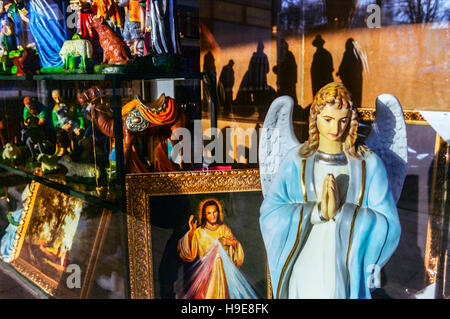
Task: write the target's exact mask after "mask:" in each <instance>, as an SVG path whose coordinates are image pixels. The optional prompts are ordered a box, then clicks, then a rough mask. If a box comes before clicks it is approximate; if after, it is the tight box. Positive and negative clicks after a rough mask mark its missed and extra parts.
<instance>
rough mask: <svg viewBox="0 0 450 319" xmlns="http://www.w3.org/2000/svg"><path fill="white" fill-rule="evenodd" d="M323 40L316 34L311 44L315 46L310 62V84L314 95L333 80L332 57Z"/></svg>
mask: <svg viewBox="0 0 450 319" xmlns="http://www.w3.org/2000/svg"><path fill="white" fill-rule="evenodd" d="M324 44H325V40H324V39H322V36H321V35H320V34H318V35H317V36H316V37H315V39H314V40H313V42H312V45H313V46H315V47H316V48H317V50H316V52H315V53H314V56H313V61H312V64H311V84H312V91H313V96H315V95H316V93H317V91H319V90H320V89H321V88H322V87H324V86H325V85H327V84H328V83H330V82H333V81H334V79H333V71H334V67H333V57H332V56H331V53H330V52H328V51H327V50H326V49H325V48H324V47H323V45H324Z"/></svg>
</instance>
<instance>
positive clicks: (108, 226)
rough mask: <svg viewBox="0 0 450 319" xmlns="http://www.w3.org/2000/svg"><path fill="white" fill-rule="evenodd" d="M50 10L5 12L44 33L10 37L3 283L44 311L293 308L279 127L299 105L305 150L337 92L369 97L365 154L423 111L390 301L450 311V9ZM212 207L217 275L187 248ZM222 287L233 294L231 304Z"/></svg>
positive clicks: (190, 0) (1, 209)
mask: <svg viewBox="0 0 450 319" xmlns="http://www.w3.org/2000/svg"><path fill="white" fill-rule="evenodd" d="M16 2H17V3H16ZM44 2H45V3H44ZM44 2H42V3H40V2H39V1H34V0H30V1H15V4H16V5H15V6H12V5H11V4H10V1H5V2H4V3H1V2H0V9H1V10H0V19H1V20H2V21H4V23H3V24H2V25H6V26H12V25H13V24H14V23H19V22H20V21H19V20H17V21H16V20H14V19H15V18H20V17H21V16H23V15H24V14H25V15H27V14H28V15H29V18H30V19H29V22H26V20H23V19H22V20H21V21H22V22H20V23H23V26H24V30H25V31H24V33H23V34H22V33H21V32H22V31H20V30H21V29H20V28H19V29H18V31H17V32H16V33H8V32H6V31H7V30H8V29H7V28H6V29H2V30H1V32H0V35H1V38H0V40H1V42H0V62H2V63H0V236H1V251H0V257H1V262H0V266H1V267H3V268H4V269H6V270H8V271H9V272H11V273H13V274H14V277H15V278H16V279H17V280H19V281H21V282H22V283H24V284H25V285H27V286H28V287H30V288H31V289H32V290H33V291H35V292H36V294H37V295H38V296H39V297H41V298H164V299H166V298H167V299H171V298H197V297H199V298H205V296H207V297H208V296H209V297H211V296H212V297H211V298H213V297H217V296H220V297H222V298H229V297H232V298H237V297H236V296H241V297H242V298H255V297H258V298H276V297H277V295H276V293H274V291H275V292H276V289H277V287H273V286H272V283H273V278H272V277H271V273H270V270H269V264H268V259H267V252H266V250H265V248H267V247H266V246H265V243H264V240H263V237H264V234H263V233H262V228H261V224H260V209H261V206H262V205H263V202H264V199H265V195H266V194H267V193H265V190H264V176H262V171H261V165H263V164H264V161H265V159H264V158H262V155H264V154H263V152H262V151H261V148H262V147H261V145H263V143H264V141H263V139H264V138H265V137H266V136H267V126H268V125H270V123H269V122H270V120H271V119H272V120H273V117H270V116H269V115H268V114H269V109H270V108H271V106H273V105H274V104H273V102H274V101H276V100H277V98H279V97H282V96H289V97H290V98H291V100H289V101H292V114H291V116H289V114H288V115H286V114H284V115H283V114H281V113H282V112H279V113H280V114H281V115H280V118H282V117H283V116H284V121H285V122H284V123H285V126H284V127H283V129H284V131H283V132H282V133H283V134H284V133H285V132H287V131H290V129H291V128H292V132H293V134H294V136H295V138H296V139H297V140H298V142H299V143H301V144H302V145H304V144H305V143H308V141H309V138H310V137H311V135H313V134H312V133H311V130H312V129H314V127H313V126H314V125H311V118H310V110H311V108H312V106H313V104H314V101H315V100H314V98H315V96H316V94H317V93H318V91H319V90H320V89H321V88H322V87H324V86H325V85H327V84H329V83H332V82H342V83H343V84H344V85H345V87H346V88H347V90H348V91H349V92H350V94H351V100H352V103H353V105H354V108H355V110H356V111H357V118H355V119H353V120H357V121H358V122H359V127H358V131H357V136H356V137H355V140H356V141H357V142H355V143H358V145H359V144H363V143H366V142H367V137H368V136H370V135H371V133H372V132H374V131H377V129H375V127H376V125H375V124H376V123H377V116H378V115H379V114H377V108H376V105H377V102H376V101H377V98H379V97H380V96H382V95H383V94H391V95H392V96H393V97H394V98H395V99H396V100H397V101H398V103H399V105H400V108H401V111H402V112H403V117H402V116H401V115H398V114H397V119H398V118H401V121H397V122H395V121H394V122H395V123H397V124H398V123H400V122H401V123H403V122H404V124H405V125H404V133H405V135H406V140H407V144H406V149H405V150H404V153H405V154H406V157H405V159H404V160H405V162H406V163H407V165H405V167H404V168H405V178H404V182H403V184H402V187H401V188H400V192H399V194H398V195H399V196H398V197H399V198H398V200H397V202H396V208H397V211H398V217H399V223H400V227H401V235H400V237H399V242H398V247H397V249H396V250H395V252H394V253H393V254H392V256H391V257H390V259H389V261H388V262H387V263H386V264H385V265H384V266H383V268H382V269H381V270H380V269H378V270H377V269H375V270H374V271H375V272H374V274H373V276H372V277H371V278H372V279H374V278H375V279H374V282H376V284H374V285H373V286H371V287H370V288H371V295H370V296H371V297H372V298H380V299H390V298H399V299H414V298H417V299H419V298H448V297H449V291H450V283H449V280H448V274H449V273H450V263H449V262H448V246H449V238H450V237H449V236H450V234H449V231H448V229H449V226H450V221H449V212H450V209H449V202H450V200H449V197H448V187H449V185H448V184H449V174H450V171H449V158H450V148H449V142H450V133H449V131H448V118H449V113H448V111H449V106H448V98H447V96H448V93H447V82H448V77H449V73H448V70H447V69H448V68H447V67H446V66H447V63H446V61H447V54H446V51H445V50H442V48H441V46H442V43H443V42H444V41H443V40H445V39H447V38H448V36H447V33H448V22H449V14H448V12H449V7H448V4H447V2H440V1H432V0H430V1H415V0H405V1H391V0H388V1H375V0H373V1H372V0H359V1H328V0H320V1H316V0H240V1H237V0H213V1H212V0H178V1H175V0H170V1H157V0H156V1H137V0H136V1H134V0H131V1H97V0H95V1H93V0H92V1H81V0H80V1H72V0H71V1H65V0H46V1H44ZM102 4H103V5H104V6H102ZM46 6H47V7H46ZM162 6H167V7H164V10H162ZM24 8H26V9H28V11H23V10H24ZM45 8H47V9H48V10H50V9H51V10H55V12H57V13H59V14H60V15H61V16H60V15H58V14H56V15H54V16H51V17H50V16H48V15H46V14H45V10H44V9H45ZM159 9H161V10H160V11H158V10H159ZM14 10H16V11H14ZM21 10H22V11H21ZM52 12H53V11H52ZM8 14H9V15H8ZM39 16H40V17H41V18H42V17H43V18H42V20H39V19H38V18H39ZM144 16H145V19H144V20H141V18H142V17H144ZM55 19H56V20H55ZM39 21H41V23H44V25H45V27H44V26H42V25H41V26H40V25H39V23H38V22H39ZM43 30H44V31H48V32H49V33H48V34H46V33H45V32H44V31H43ZM93 30H94V31H95V32H94V31H93ZM19 31H20V32H19ZM27 34H28V35H29V36H30V38H34V39H35V40H36V41H35V42H36V43H34V46H33V45H31V44H32V41H31V40H30V39H28V40H27V39H26V38H25V37H24V36H22V35H27ZM49 34H52V39H53V38H54V39H53V40H54V41H53V40H52V41H50V42H52V43H50V42H49V43H48V45H43V43H42V41H39V39H41V40H42V39H45V37H46V36H48V35H49ZM59 37H61V39H59ZM70 39H71V40H70ZM63 40H64V41H63ZM30 41H31V42H30ZM69 41H75V42H69ZM76 41H81V42H76ZM53 42H54V43H53ZM66 42H68V44H67V47H65V48H64V46H66ZM22 44H23V45H22ZM91 46H92V48H91ZM54 47H58V50H56V49H54ZM51 48H53V49H54V50H53V49H51ZM63 48H64V50H63ZM83 50H85V51H83ZM56 51H58V52H57V53H55V52H56ZM80 51H83V52H80ZM36 52H37V53H38V54H37V56H39V58H40V59H41V60H40V61H41V65H40V68H36V67H34V68H33V67H30V65H31V66H33V65H37V64H36V63H35V62H36V60H35V59H36ZM33 61H34V62H33ZM52 61H53V62H52ZM55 61H57V63H56V62H55ZM38 69H39V70H38ZM378 113H380V112H378ZM267 119H269V120H268V121H267V122H265V121H266V120H267ZM278 119H279V118H278ZM286 119H287V120H288V121H291V122H292V123H289V125H291V126H289V125H288V124H286V123H287V122H286ZM403 120H404V121H403ZM402 121H403V122H402ZM275 122H276V121H275ZM280 122H282V120H280ZM379 123H380V122H379ZM392 123H393V122H392ZM392 123H388V124H389V125H390V126H393V127H394V128H395V125H392ZM384 124H385V125H387V124H386V122H385V123H384ZM391 129H393V128H392V127H391ZM313 133H314V132H313ZM265 134H266V135H265ZM387 140H389V138H387ZM388 143H392V141H388ZM269 146H270V145H269ZM284 146H286V145H284ZM288 146H289V145H287V146H286V147H288ZM265 147H267V145H265ZM284 151H285V150H283V149H280V152H279V153H280V154H281V153H283V152H284ZM274 153H276V152H274ZM283 154H284V153H283ZM406 163H405V164H406ZM302 165H303V164H302ZM305 165H306V164H305ZM303 177H304V176H303ZM303 177H301V176H299V178H298V180H299V181H300V180H301V178H303ZM302 182H303V184H302V185H306V182H304V180H303V181H302ZM304 188H305V189H306V186H305V187H304ZM344 193H345V192H344ZM206 202H209V203H210V205H209V206H214V207H216V210H217V211H218V214H219V217H217V219H218V220H219V222H217V221H216V222H217V223H218V224H220V229H226V230H227V231H229V233H227V234H228V237H229V238H228V239H229V240H231V241H232V244H223V246H227V247H226V248H227V249H226V252H225V251H222V250H221V247H222V246H220V245H218V244H217V245H216V243H217V242H218V241H219V240H217V241H215V242H214V243H215V244H214V245H212V246H214V248H215V250H213V251H214V254H205V255H206V257H211V256H215V257H214V258H212V257H211V258H209V259H208V260H209V261H210V262H209V263H202V262H201V261H202V260H203V256H202V255H203V254H204V252H203V251H202V252H200V250H201V249H200V250H199V251H198V254H197V251H196V252H195V253H194V252H192V251H189V249H187V248H186V247H189V245H191V244H192V242H189V240H191V241H192V233H193V230H195V229H200V228H202V229H203V228H204V225H205V223H206V221H205V220H206V219H207V218H206V217H205V216H203V215H202V214H204V212H203V210H206V208H205V207H207V206H208V205H206V204H205V203H206ZM211 202H212V203H213V204H211ZM356 215H357V214H356ZM356 215H355V219H356ZM192 216H194V217H192ZM302 216H303V215H302ZM213 226H215V225H213ZM226 227H228V228H226ZM352 227H353V226H352ZM213 228H214V227H213ZM215 230H216V229H215V228H214V232H212V234H213V235H211V236H219V235H218V233H219V232H217V233H216V232H215ZM199 232H200V231H199ZM196 236H200V237H201V236H203V235H198V234H197V235H196ZM200 237H199V238H197V237H196V239H195V240H197V241H198V243H197V244H198V245H202V244H204V242H208V238H207V236H204V238H207V239H204V238H203V239H202V238H200ZM294 237H295V236H294ZM350 238H351V236H350ZM350 240H351V239H349V242H350ZM236 241H237V242H236ZM192 245H193V244H192ZM349 247H350V244H349ZM183 249H184V250H183ZM183 251H184V253H183ZM230 251H231V252H230ZM347 254H348V253H347ZM289 255H290V254H289ZM227 256H228V257H229V258H228V257H227ZM244 256H245V258H244ZM289 258H290V257H289ZM347 258H349V257H348V256H347ZM216 259H221V260H224V263H225V264H226V266H223V265H219V266H217V264H216V263H215V262H213V261H212V260H216ZM199 265H200V268H199V270H198V269H197V268H195V267H197V266H199ZM254 265H257V267H256V266H254ZM201 267H203V268H201ZM193 269H194V271H193ZM195 269H197V271H195ZM205 269H206V270H205ZM216 271H217V272H216ZM284 271H285V270H283V272H284ZM363 271H364V270H363ZM365 271H366V272H367V271H369V270H365ZM210 273H214V274H219V275H218V276H222V277H223V278H224V280H225V281H224V282H225V283H227V280H229V285H228V286H227V285H226V284H225V285H216V286H214V287H213V288H211V289H212V290H214V293H212V294H211V291H212V290H211V291H210V290H208V289H209V288H208V287H209V284H207V283H208V282H209V276H210V275H209V274H210ZM272 276H273V274H272ZM348 276H349V277H350V276H352V274H350V273H349V274H348ZM222 277H221V278H222ZM192 282H194V283H198V282H200V283H201V285H199V287H201V288H202V289H204V290H205V291H203V292H202V291H200V292H197V291H196V290H195V289H193V288H192V286H191V284H192ZM207 288H208V289H207ZM227 289H228V290H227ZM233 289H234V291H233ZM206 290H207V291H206Z"/></svg>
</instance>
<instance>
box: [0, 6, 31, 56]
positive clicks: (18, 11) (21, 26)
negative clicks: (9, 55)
mask: <svg viewBox="0 0 450 319" xmlns="http://www.w3.org/2000/svg"><path fill="white" fill-rule="evenodd" d="M3 5H4V9H5V10H6V12H7V14H8V18H9V19H10V21H11V24H9V27H10V32H11V37H12V39H10V40H12V42H10V45H9V46H10V47H9V48H8V49H9V50H16V49H25V48H27V47H34V39H33V37H32V36H31V33H30V30H29V13H28V10H27V7H26V3H25V2H24V1H23V0H13V1H12V0H9V1H3Z"/></svg>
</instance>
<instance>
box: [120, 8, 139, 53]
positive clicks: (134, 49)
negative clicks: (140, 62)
mask: <svg viewBox="0 0 450 319" xmlns="http://www.w3.org/2000/svg"><path fill="white" fill-rule="evenodd" d="M142 2H143V1H142V0H125V1H124V0H121V1H119V6H122V7H124V8H125V17H126V18H125V24H124V28H123V33H122V37H123V40H124V41H125V43H126V44H127V45H128V47H129V48H130V51H131V55H133V56H143V55H144V34H145V9H144V7H143V6H142V4H141V3H142Z"/></svg>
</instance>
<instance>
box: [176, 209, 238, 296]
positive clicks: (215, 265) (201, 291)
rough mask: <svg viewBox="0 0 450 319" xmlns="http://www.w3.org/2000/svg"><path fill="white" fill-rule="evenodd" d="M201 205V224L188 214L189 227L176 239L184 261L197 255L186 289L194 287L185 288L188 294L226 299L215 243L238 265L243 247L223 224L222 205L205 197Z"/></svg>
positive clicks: (225, 284)
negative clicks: (189, 285)
mask: <svg viewBox="0 0 450 319" xmlns="http://www.w3.org/2000/svg"><path fill="white" fill-rule="evenodd" d="M201 207H202V209H201V212H200V216H199V217H200V227H197V221H194V216H193V215H191V217H190V218H189V231H188V232H187V233H186V234H185V235H184V237H183V238H181V239H180V240H179V242H178V253H179V256H180V258H181V259H182V260H183V261H186V262H192V261H194V260H195V259H196V258H197V257H199V258H200V265H198V267H199V268H198V269H197V271H195V272H194V278H192V285H191V288H190V289H189V291H192V290H193V289H194V291H192V293H189V292H188V295H189V296H188V298H192V299H226V298H229V297H230V296H229V293H228V287H227V278H226V274H225V269H224V263H223V261H222V257H221V256H220V253H219V245H218V243H220V245H222V247H223V248H224V250H225V251H226V253H227V255H228V256H229V258H230V259H231V260H232V262H233V264H234V265H235V266H237V267H239V266H241V265H242V263H243V262H244V251H243V249H242V246H241V244H240V243H239V241H238V240H237V239H236V238H235V237H234V236H233V234H232V232H231V229H230V228H229V227H228V226H226V225H224V224H223V216H222V207H221V206H220V205H219V204H218V202H217V201H215V200H207V201H205V202H204V203H203V204H202V205H201Z"/></svg>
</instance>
